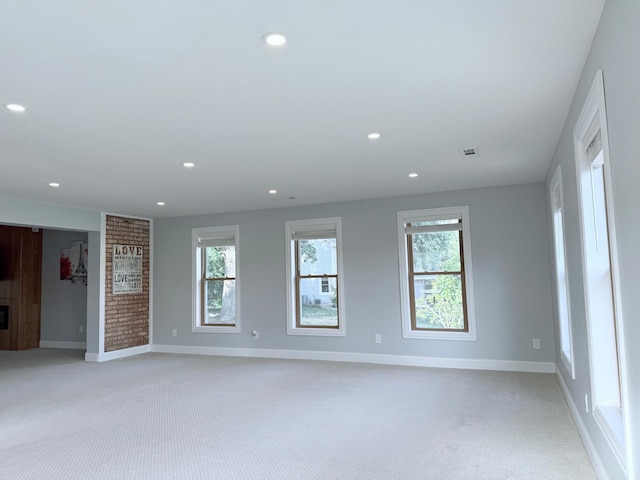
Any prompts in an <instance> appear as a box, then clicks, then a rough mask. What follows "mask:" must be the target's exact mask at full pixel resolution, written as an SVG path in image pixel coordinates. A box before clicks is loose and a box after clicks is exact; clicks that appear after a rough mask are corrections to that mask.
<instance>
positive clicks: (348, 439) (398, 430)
mask: <svg viewBox="0 0 640 480" xmlns="http://www.w3.org/2000/svg"><path fill="white" fill-rule="evenodd" d="M0 478H3V479H5V478H6V479H12V480H22V479H37V480H43V479H65V480H71V479H136V480H140V479H225V480H227V479H228V480H235V479H237V480H260V479H278V480H288V479H291V480H294V479H295V480H300V479H345V480H347V479H348V480H355V479H363V480H364V479H367V480H372V479H373V480H375V479H394V480H400V479H408V480H409V479H434V480H448V479H473V480H481V479H491V480H506V479H513V480H524V479H527V480H529V479H536V480H538V479H544V480H552V479H558V480H560V479H562V480H565V479H580V480H585V479H595V476H594V473H593V470H592V468H591V466H590V463H589V460H588V458H587V455H586V453H585V450H584V447H583V445H582V443H581V441H580V438H579V436H578V433H577V430H576V427H575V425H574V423H573V421H572V419H571V417H570V414H569V411H568V408H567V405H566V403H565V402H564V400H563V397H562V393H561V391H560V388H559V386H558V384H557V382H556V379H555V377H554V376H553V375H548V374H529V373H509V372H483V371H462V370H444V369H428V368H412V367H392V366H380V365H366V364H350V363H332V362H312V361H294V360H264V359H242V358H223V357H205V356H187V355H165V354H145V355H141V356H138V357H132V358H128V359H122V360H116V361H112V362H107V363H102V364H92V363H85V362H83V361H82V353H80V352H76V351H65V350H44V349H40V350H32V351H27V352H0Z"/></svg>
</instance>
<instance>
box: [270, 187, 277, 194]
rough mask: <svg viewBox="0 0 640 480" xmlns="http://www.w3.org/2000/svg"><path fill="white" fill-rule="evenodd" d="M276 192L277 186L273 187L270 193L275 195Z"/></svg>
mask: <svg viewBox="0 0 640 480" xmlns="http://www.w3.org/2000/svg"><path fill="white" fill-rule="evenodd" d="M276 193H278V190H276V189H275V188H272V189H271V190H269V194H270V195H275V194H276Z"/></svg>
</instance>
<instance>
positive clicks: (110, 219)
mask: <svg viewBox="0 0 640 480" xmlns="http://www.w3.org/2000/svg"><path fill="white" fill-rule="evenodd" d="M106 217H107V218H106V255H107V258H106V259H105V264H106V277H107V278H106V285H105V326H104V336H105V338H104V351H105V352H111V351H114V350H120V349H123V348H131V347H137V346H140V345H148V344H149V266H150V264H151V258H150V254H151V252H150V248H149V247H150V234H151V232H150V225H149V221H148V220H142V219H137V218H127V217H118V216H114V215H107V216H106ZM114 245H136V246H142V247H143V257H142V293H134V294H131V293H129V294H119V295H114V294H113V265H112V264H113V246H114Z"/></svg>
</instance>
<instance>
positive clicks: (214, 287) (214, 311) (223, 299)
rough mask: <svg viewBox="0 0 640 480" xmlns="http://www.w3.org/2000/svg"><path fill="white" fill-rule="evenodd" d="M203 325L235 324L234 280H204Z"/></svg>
mask: <svg viewBox="0 0 640 480" xmlns="http://www.w3.org/2000/svg"><path fill="white" fill-rule="evenodd" d="M204 282H205V283H204V287H205V316H204V319H203V323H204V324H205V325H235V323H236V281H235V280H205V281H204Z"/></svg>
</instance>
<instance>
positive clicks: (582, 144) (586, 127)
mask: <svg viewBox="0 0 640 480" xmlns="http://www.w3.org/2000/svg"><path fill="white" fill-rule="evenodd" d="M594 124H596V125H597V126H598V127H599V129H600V132H601V136H602V154H603V158H604V163H603V168H604V177H605V187H604V188H605V198H606V201H605V203H606V208H607V222H608V223H607V226H608V235H609V251H610V253H609V254H610V263H611V282H612V290H613V308H614V311H615V314H616V330H617V345H616V346H617V354H618V368H619V370H620V372H619V378H620V392H621V398H620V404H621V405H607V402H603V401H602V400H601V399H599V397H598V388H597V386H596V385H595V384H596V380H595V375H594V370H593V369H594V365H595V363H594V361H595V358H594V349H595V346H594V343H595V339H594V338H593V335H592V331H593V328H592V321H593V320H592V319H591V313H590V301H589V278H588V275H587V272H588V271H589V270H588V264H587V253H586V243H585V238H584V237H585V233H584V232H585V219H584V209H583V205H582V198H583V192H582V174H583V164H584V163H585V161H586V160H585V151H586V149H587V147H588V145H589V142H590V141H591V139H592V137H593V134H594V133H595V132H594V131H593V129H594ZM596 131H597V130H596ZM573 137H574V151H575V165H576V179H577V182H576V183H577V193H578V211H579V215H578V217H579V220H580V246H581V252H582V271H583V275H582V279H583V289H584V298H585V314H586V320H587V337H588V345H589V368H590V374H591V398H592V402H591V404H592V413H593V416H594V418H595V421H596V424H597V425H598V426H599V427H600V430H601V431H602V433H603V435H604V437H605V438H606V439H607V442H608V443H609V446H610V447H611V449H612V451H613V452H614V453H615V456H616V457H617V459H618V461H619V463H620V466H621V467H622V468H623V470H625V472H626V471H627V458H628V457H629V455H628V454H627V450H629V449H630V442H629V441H627V440H626V439H629V438H630V436H631V430H630V425H629V422H628V421H626V416H625V414H624V410H623V408H621V407H622V405H629V401H628V400H629V399H628V394H627V389H626V384H627V382H626V378H627V372H626V361H625V353H624V344H625V342H624V329H623V326H624V322H623V318H622V302H621V297H620V287H619V285H620V277H619V272H618V251H617V240H616V229H615V214H614V205H613V196H612V191H613V188H612V184H611V167H610V156H609V135H608V129H607V118H606V104H605V95H604V79H603V74H602V70H598V71H597V72H596V75H595V78H594V80H593V83H592V85H591V89H590V90H589V93H588V95H587V98H586V100H585V102H584V105H583V107H582V111H581V112H580V116H579V117H578V120H577V122H576V126H575V128H574V131H573Z"/></svg>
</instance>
